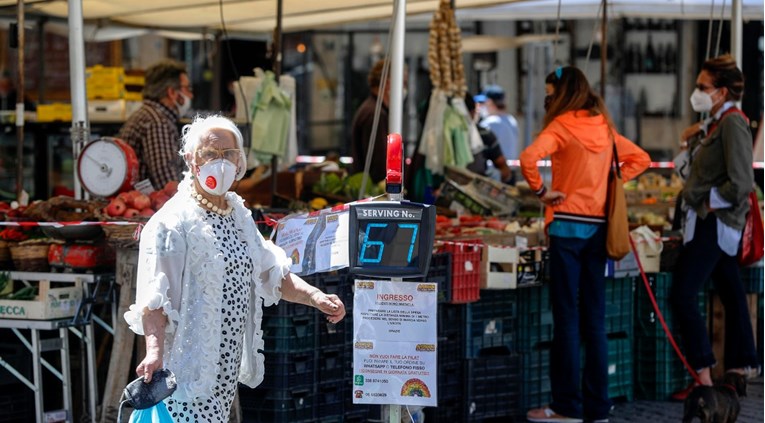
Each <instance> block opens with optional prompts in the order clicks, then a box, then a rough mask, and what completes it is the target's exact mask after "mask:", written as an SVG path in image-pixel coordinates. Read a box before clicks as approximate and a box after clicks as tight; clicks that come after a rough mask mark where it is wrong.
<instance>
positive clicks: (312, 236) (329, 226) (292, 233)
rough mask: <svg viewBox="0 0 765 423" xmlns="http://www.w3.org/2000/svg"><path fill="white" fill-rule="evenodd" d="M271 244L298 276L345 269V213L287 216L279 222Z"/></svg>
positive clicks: (346, 245) (346, 214) (346, 223)
mask: <svg viewBox="0 0 765 423" xmlns="http://www.w3.org/2000/svg"><path fill="white" fill-rule="evenodd" d="M275 243H276V245H277V246H279V247H281V248H282V249H283V250H284V252H285V253H287V256H288V257H290V258H291V259H292V267H291V268H290V270H291V271H292V273H295V274H298V275H310V274H313V273H319V272H328V271H331V270H337V269H342V268H344V267H348V211H347V210H344V211H337V212H324V211H322V213H312V214H301V215H297V216H288V217H286V218H285V219H282V220H280V221H279V225H278V227H277V236H276V242H275Z"/></svg>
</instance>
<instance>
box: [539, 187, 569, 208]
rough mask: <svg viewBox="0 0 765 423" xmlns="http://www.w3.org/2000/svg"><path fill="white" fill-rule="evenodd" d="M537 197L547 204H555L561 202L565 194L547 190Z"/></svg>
mask: <svg viewBox="0 0 765 423" xmlns="http://www.w3.org/2000/svg"><path fill="white" fill-rule="evenodd" d="M539 199H540V200H541V201H542V202H543V203H545V204H547V205H548V206H557V205H559V204H562V203H563V200H565V199H566V194H564V193H562V192H560V191H547V192H545V195H543V196H541V197H539Z"/></svg>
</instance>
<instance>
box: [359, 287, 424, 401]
mask: <svg viewBox="0 0 765 423" xmlns="http://www.w3.org/2000/svg"><path fill="white" fill-rule="evenodd" d="M355 285H356V289H355V295H354V304H353V337H354V342H353V374H354V377H353V391H352V395H353V402H354V404H396V405H421V406H436V405H437V403H438V401H437V390H436V389H437V385H436V383H437V379H436V373H437V366H436V365H437V332H436V315H437V313H436V310H437V309H436V294H437V291H438V285H437V284H435V283H431V282H392V281H371V280H358V281H356V282H355Z"/></svg>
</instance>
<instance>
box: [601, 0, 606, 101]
mask: <svg viewBox="0 0 765 423" xmlns="http://www.w3.org/2000/svg"><path fill="white" fill-rule="evenodd" d="M607 6H608V2H607V1H606V0H603V15H602V16H601V23H600V30H601V31H602V34H603V35H602V37H601V40H600V96H601V97H603V99H605V98H606V65H607V64H608V7H607Z"/></svg>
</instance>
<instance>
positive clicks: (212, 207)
mask: <svg viewBox="0 0 765 423" xmlns="http://www.w3.org/2000/svg"><path fill="white" fill-rule="evenodd" d="M191 196H192V197H194V198H196V200H197V201H198V202H199V203H200V204H202V205H203V206H205V207H207V208H208V209H210V210H212V211H213V212H215V213H218V214H219V215H221V216H224V217H225V216H228V215H229V214H231V212H232V211H234V208H233V207H231V206H228V207H227V208H225V209H222V208H220V207H218V206H216V205H215V204H213V203H212V202H210V201H209V200H208V199H206V198H204V197H202V194H199V193H196V194H194V193H192V194H191Z"/></svg>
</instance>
